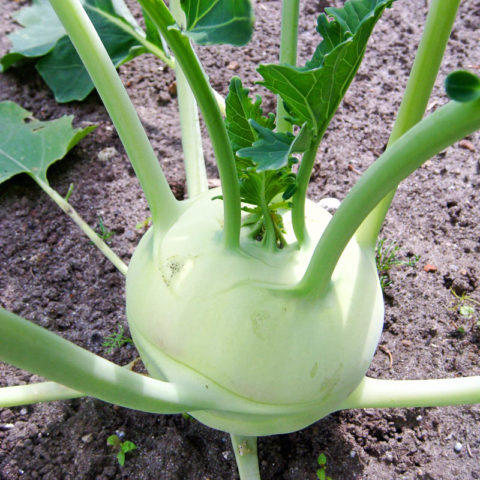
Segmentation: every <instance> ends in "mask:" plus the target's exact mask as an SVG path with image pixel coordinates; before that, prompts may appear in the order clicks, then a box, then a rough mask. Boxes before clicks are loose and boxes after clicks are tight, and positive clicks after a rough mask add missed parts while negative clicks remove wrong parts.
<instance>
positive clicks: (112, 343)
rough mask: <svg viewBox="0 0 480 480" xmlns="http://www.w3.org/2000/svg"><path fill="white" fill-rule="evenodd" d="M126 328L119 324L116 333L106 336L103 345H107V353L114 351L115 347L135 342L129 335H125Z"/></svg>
mask: <svg viewBox="0 0 480 480" xmlns="http://www.w3.org/2000/svg"><path fill="white" fill-rule="evenodd" d="M124 332H125V329H124V328H123V325H119V326H118V331H117V332H116V333H112V334H111V335H108V337H105V340H104V342H103V343H102V347H107V348H108V350H107V353H112V352H113V350H114V349H115V348H120V347H122V346H123V345H125V344H126V343H133V340H132V339H131V338H129V337H126V336H125V335H124Z"/></svg>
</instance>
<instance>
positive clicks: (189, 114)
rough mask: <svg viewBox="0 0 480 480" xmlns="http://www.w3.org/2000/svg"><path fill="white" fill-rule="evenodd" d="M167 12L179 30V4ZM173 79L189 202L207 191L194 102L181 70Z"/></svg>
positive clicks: (181, 19)
mask: <svg viewBox="0 0 480 480" xmlns="http://www.w3.org/2000/svg"><path fill="white" fill-rule="evenodd" d="M170 10H171V11H172V14H173V16H174V18H175V20H176V22H177V23H178V25H180V26H181V27H182V28H183V27H184V26H185V24H186V21H185V14H184V13H183V10H182V8H181V7H180V2H179V0H170ZM175 73H176V78H177V99H178V108H179V112H180V127H181V130H182V146H183V161H184V165H185V177H186V179H187V190H188V196H189V197H190V198H193V197H196V196H197V195H199V194H200V193H202V192H206V191H207V190H208V182H207V171H206V169H205V159H204V157H203V148H202V134H201V132H200V122H199V119H198V109H197V102H196V101H195V97H194V95H193V92H192V89H191V88H190V86H189V85H188V81H187V79H186V77H185V74H184V73H183V71H182V68H181V67H180V65H178V63H176V65H175Z"/></svg>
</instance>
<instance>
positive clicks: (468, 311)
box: [458, 305, 475, 318]
mask: <svg viewBox="0 0 480 480" xmlns="http://www.w3.org/2000/svg"><path fill="white" fill-rule="evenodd" d="M458 311H459V313H460V315H461V316H462V317H464V318H471V317H473V315H474V313H475V308H474V307H472V306H471V305H462V306H461V307H460V308H459V310H458Z"/></svg>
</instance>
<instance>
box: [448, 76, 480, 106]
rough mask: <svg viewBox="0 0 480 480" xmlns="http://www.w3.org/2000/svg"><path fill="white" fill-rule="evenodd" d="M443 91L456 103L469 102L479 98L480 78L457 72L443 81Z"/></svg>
mask: <svg viewBox="0 0 480 480" xmlns="http://www.w3.org/2000/svg"><path fill="white" fill-rule="evenodd" d="M445 90H446V91H447V95H448V96H449V97H450V98H451V99H452V100H455V101H456V102H471V101H472V100H476V99H477V98H480V78H479V77H478V76H477V75H474V74H473V73H470V72H467V71H465V70H458V71H456V72H453V73H451V74H450V75H448V77H447V78H446V79H445Z"/></svg>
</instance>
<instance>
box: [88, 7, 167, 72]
mask: <svg viewBox="0 0 480 480" xmlns="http://www.w3.org/2000/svg"><path fill="white" fill-rule="evenodd" d="M88 8H89V10H93V11H95V12H96V13H98V14H99V15H102V16H104V17H105V18H107V19H108V21H109V22H111V23H113V24H115V25H116V26H117V27H118V28H121V29H122V30H123V31H124V32H126V33H128V34H129V35H131V36H132V37H134V38H135V40H136V41H137V42H138V43H139V44H140V45H143V46H144V47H145V48H146V49H147V50H148V51H149V52H150V53H151V54H152V55H155V56H156V57H158V58H159V59H160V60H161V61H162V62H163V63H165V65H167V66H168V67H170V68H171V69H174V68H175V59H173V58H172V57H169V56H167V55H166V54H165V52H164V51H163V50H162V49H161V48H159V47H158V46H157V45H155V44H154V43H152V42H150V41H149V40H147V38H146V37H145V34H143V35H142V31H140V32H139V31H138V30H137V29H135V28H133V27H132V26H131V25H130V24H129V23H126V22H124V21H122V20H120V19H119V18H118V17H115V16H114V15H110V14H109V13H107V12H105V11H104V10H102V9H101V8H95V7H92V6H89V7H88Z"/></svg>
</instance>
